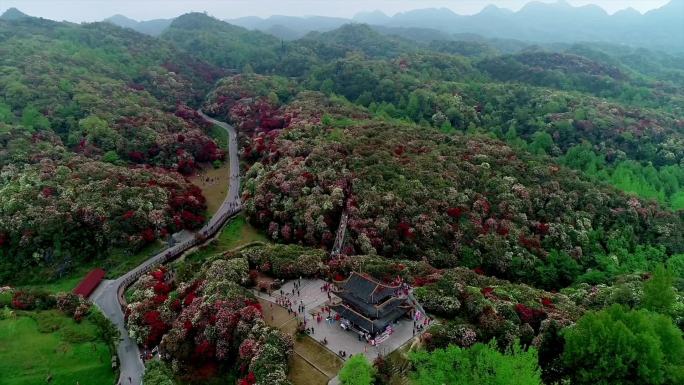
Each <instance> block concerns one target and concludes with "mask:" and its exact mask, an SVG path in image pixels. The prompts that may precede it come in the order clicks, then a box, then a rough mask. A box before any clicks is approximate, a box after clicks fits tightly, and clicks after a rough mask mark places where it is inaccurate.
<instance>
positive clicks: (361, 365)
mask: <svg viewBox="0 0 684 385" xmlns="http://www.w3.org/2000/svg"><path fill="white" fill-rule="evenodd" d="M339 376H340V381H342V384H343V385H370V384H372V383H373V378H374V377H375V369H374V368H373V366H372V365H371V364H370V362H368V359H367V358H366V356H364V355H363V354H356V355H353V356H351V357H350V358H349V359H348V360H347V362H345V363H344V366H343V367H342V369H341V370H340V375H339Z"/></svg>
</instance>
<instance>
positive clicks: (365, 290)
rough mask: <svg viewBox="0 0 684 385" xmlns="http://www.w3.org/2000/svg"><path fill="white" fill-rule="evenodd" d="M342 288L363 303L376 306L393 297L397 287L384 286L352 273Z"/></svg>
mask: <svg viewBox="0 0 684 385" xmlns="http://www.w3.org/2000/svg"><path fill="white" fill-rule="evenodd" d="M343 288H344V290H346V291H348V292H350V293H352V294H354V295H355V296H356V297H358V298H360V299H361V300H363V301H364V302H366V303H371V304H374V305H376V304H378V303H380V302H383V301H384V299H385V298H387V297H389V296H393V295H394V294H395V291H396V290H397V289H398V288H399V286H389V285H385V284H382V283H380V282H377V281H375V280H374V279H372V278H369V277H365V276H363V275H361V274H359V273H357V272H352V273H351V275H350V276H349V278H347V280H346V281H345V282H344V285H343Z"/></svg>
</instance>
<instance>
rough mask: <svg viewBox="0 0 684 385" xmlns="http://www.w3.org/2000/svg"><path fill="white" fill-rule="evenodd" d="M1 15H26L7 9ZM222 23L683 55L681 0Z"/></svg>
mask: <svg viewBox="0 0 684 385" xmlns="http://www.w3.org/2000/svg"><path fill="white" fill-rule="evenodd" d="M5 15H7V16H3V17H25V15H24V14H22V13H21V12H19V11H17V10H16V9H11V10H8V11H7V12H6V14H5ZM105 21H107V22H110V23H112V24H116V25H119V26H122V27H127V28H132V29H134V30H136V31H139V32H142V33H146V34H149V35H153V36H158V35H160V34H161V33H162V32H163V31H164V30H165V29H166V28H168V26H169V25H170V24H171V22H172V21H173V19H156V20H149V21H136V20H133V19H130V18H127V17H125V16H122V15H115V16H112V17H110V18H107V19H106V20H105ZM225 21H226V22H228V23H230V24H233V25H237V26H241V27H244V28H248V29H253V30H259V31H262V32H266V33H268V34H271V35H273V36H276V37H278V38H280V39H283V40H294V39H299V38H302V37H304V36H305V35H306V34H308V33H310V32H312V31H318V32H326V31H331V30H333V29H337V28H339V27H340V26H342V25H344V24H348V23H366V24H369V25H371V26H372V27H373V28H374V29H375V30H376V31H378V32H380V33H382V34H385V35H398V36H401V37H405V38H410V39H413V40H418V41H423V42H429V41H432V40H463V37H464V36H470V39H469V40H472V39H473V36H474V35H477V36H482V37H486V38H496V39H514V40H521V41H527V42H533V43H573V42H604V43H613V44H623V45H630V46H636V47H647V48H652V49H660V50H666V51H672V52H678V53H682V52H684V0H672V1H670V2H669V3H668V4H666V5H664V6H663V7H661V8H658V9H654V10H651V11H649V12H647V13H645V14H643V15H642V14H640V13H639V12H637V11H635V10H634V9H631V8H629V9H625V10H622V11H619V12H616V13H614V14H612V15H609V14H608V13H607V12H606V11H604V10H603V9H602V8H600V7H598V6H596V5H585V6H580V7H574V6H572V5H570V4H568V3H567V2H565V1H563V0H560V1H558V2H556V3H542V2H531V3H528V4H527V5H525V6H524V7H523V8H521V9H520V10H519V11H517V12H513V11H510V10H507V9H503V8H499V7H496V6H494V5H490V6H487V7H486V8H484V9H483V10H482V11H481V12H479V13H478V14H475V15H470V16H464V15H458V14H456V13H454V12H452V11H451V10H449V9H446V8H440V9H435V8H428V9H417V10H413V11H409V12H403V13H398V14H396V15H394V16H388V15H386V14H384V13H382V12H380V11H373V12H363V13H359V14H357V15H355V16H354V17H353V18H351V19H345V18H338V17H325V16H307V17H296V16H278V15H276V16H271V17H268V18H260V17H255V16H249V17H242V18H237V19H227V20H225Z"/></svg>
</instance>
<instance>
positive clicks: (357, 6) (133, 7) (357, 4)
mask: <svg viewBox="0 0 684 385" xmlns="http://www.w3.org/2000/svg"><path fill="white" fill-rule="evenodd" d="M544 1H545V2H550V1H549V0H544ZM567 1H568V2H569V3H570V4H572V5H575V6H577V5H585V4H596V5H599V6H601V7H602V8H604V9H605V10H606V11H608V12H609V13H614V12H615V11H618V10H620V9H624V8H627V7H632V8H634V9H636V10H638V11H640V12H642V13H643V12H646V11H648V10H650V9H653V8H658V7H660V6H662V5H664V4H666V3H667V2H668V0H567ZM527 2H529V1H528V0H72V1H67V0H0V12H3V11H4V10H5V9H6V8H9V7H16V8H19V9H20V10H22V11H23V12H25V13H28V14H29V15H32V16H40V17H44V18H48V19H53V20H70V21H75V22H80V21H96V20H102V19H104V18H106V17H108V16H111V15H114V14H117V13H120V14H123V15H126V16H128V17H131V18H134V19H138V20H148V19H154V18H170V17H175V16H178V15H180V14H182V13H185V12H189V11H207V12H208V13H209V14H210V15H212V16H216V17H218V18H220V19H230V18H235V17H241V16H262V17H266V16H270V15H294V16H302V15H324V16H340V17H351V16H353V15H354V14H356V13H357V12H361V11H372V10H376V9H379V10H381V11H383V12H385V13H387V14H389V15H393V14H395V13H397V12H402V11H407V10H411V9H418V8H431V7H446V8H449V9H451V10H453V11H454V12H456V13H459V14H473V13H477V12H479V11H480V10H481V9H482V8H484V7H485V6H486V5H488V4H495V5H497V6H500V7H503V8H509V9H512V10H517V9H520V7H522V6H523V5H524V4H525V3H527Z"/></svg>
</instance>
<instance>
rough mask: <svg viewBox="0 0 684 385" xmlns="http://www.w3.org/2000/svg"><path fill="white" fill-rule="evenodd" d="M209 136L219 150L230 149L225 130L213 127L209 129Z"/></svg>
mask: <svg viewBox="0 0 684 385" xmlns="http://www.w3.org/2000/svg"><path fill="white" fill-rule="evenodd" d="M208 134H209V136H210V137H211V138H212V139H214V140H215V141H216V144H217V145H218V146H219V148H223V149H225V148H228V132H227V131H226V130H224V129H223V128H221V127H219V126H217V125H213V126H211V128H210V129H209V132H208Z"/></svg>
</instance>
